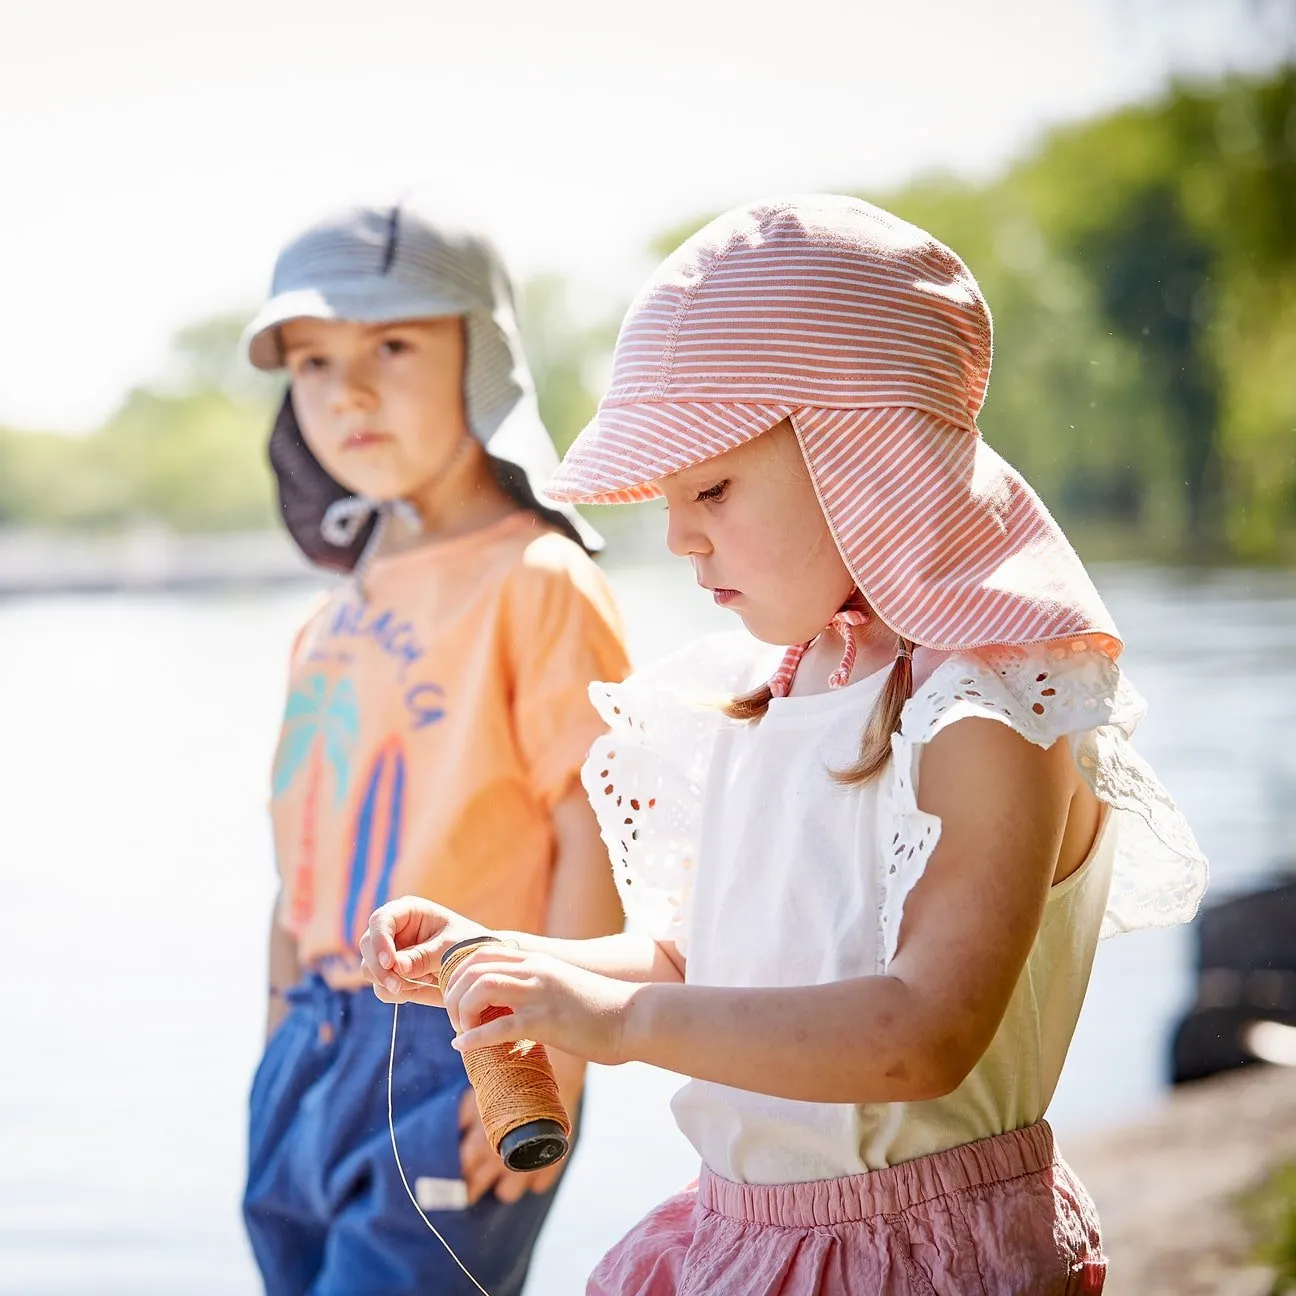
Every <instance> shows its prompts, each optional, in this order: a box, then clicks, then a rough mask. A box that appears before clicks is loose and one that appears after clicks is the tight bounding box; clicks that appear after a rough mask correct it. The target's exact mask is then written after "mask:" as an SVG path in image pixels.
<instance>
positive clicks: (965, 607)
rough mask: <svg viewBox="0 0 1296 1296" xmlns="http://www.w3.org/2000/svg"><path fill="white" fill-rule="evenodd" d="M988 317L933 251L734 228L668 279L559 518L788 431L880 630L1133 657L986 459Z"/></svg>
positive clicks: (715, 234)
mask: <svg viewBox="0 0 1296 1296" xmlns="http://www.w3.org/2000/svg"><path fill="white" fill-rule="evenodd" d="M990 356H991V324H990V313H989V310H988V309H987V307H986V304H985V301H984V299H983V298H982V296H981V292H980V289H979V288H978V287H977V284H976V281H975V280H974V279H973V277H972V274H971V272H970V271H969V270H968V269H967V267H966V266H965V265H964V264H963V262H962V261H961V260H959V258H958V257H957V256H956V255H955V254H954V253H953V252H951V251H950V250H949V249H948V248H946V247H944V246H943V245H942V244H941V243H939V242H937V241H936V240H935V239H934V238H932V237H931V235H929V234H927V233H925V232H924V231H922V230H920V229H918V228H917V227H916V226H914V225H910V224H908V223H907V222H905V221H902V220H899V219H898V218H896V217H894V216H892V215H890V214H889V213H887V212H884V211H882V210H880V209H879V208H877V207H873V206H871V205H870V204H868V203H865V202H861V201H859V200H857V199H853V198H845V197H838V196H835V195H816V196H812V197H804V198H795V199H790V200H787V201H782V202H773V203H759V204H753V205H751V206H748V207H743V208H739V209H737V210H735V211H732V212H729V213H727V214H726V215H724V216H721V217H719V218H718V219H717V220H715V221H713V222H712V223H711V224H710V225H708V226H706V228H704V229H703V230H701V231H700V232H699V233H697V234H695V235H694V236H693V237H692V238H691V239H689V240H688V241H687V242H686V243H684V244H683V245H682V246H681V247H679V248H678V249H677V250H676V251H675V252H674V253H673V254H672V255H671V256H670V257H668V258H667V259H666V261H665V262H663V264H662V265H661V266H660V267H659V268H658V270H657V272H656V273H655V274H654V275H653V277H652V279H651V280H650V281H649V282H648V284H647V286H646V287H645V288H644V290H643V291H642V292H641V293H640V295H639V296H638V298H637V299H636V300H635V302H634V304H633V305H632V306H631V308H630V311H629V313H628V314H627V316H626V318H625V321H624V323H623V324H622V326H621V333H620V336H619V337H618V339H617V346H616V354H615V357H614V361H613V371H612V380H611V385H610V386H609V388H608V390H607V393H606V394H605V395H604V397H603V400H602V401H601V402H600V404H599V409H598V412H597V414H596V415H595V417H594V419H593V421H592V422H591V423H590V424H589V426H588V427H587V428H586V429H585V430H584V432H582V433H581V435H580V437H579V438H578V439H577V440H576V442H575V444H574V445H573V446H572V448H571V449H570V450H569V451H568V453H567V456H566V458H565V459H564V460H563V463H562V465H561V466H560V467H559V469H558V472H557V474H556V475H555V477H554V478H553V480H552V481H551V482H550V486H549V492H550V495H551V496H552V497H553V498H555V499H562V500H568V501H572V502H584V503H607V504H612V503H621V502H626V501H631V500H639V499H647V498H650V497H653V496H656V495H658V494H659V493H660V492H659V490H658V488H657V486H656V485H655V483H656V482H657V481H658V480H659V479H661V478H663V477H666V476H669V475H670V474H672V473H675V472H679V471H680V470H681V469H684V468H687V467H691V466H692V465H694V464H697V463H700V462H702V461H704V460H706V459H709V458H712V457H714V456H715V455H718V454H721V453H723V452H724V451H726V450H731V449H734V448H735V447H737V446H739V445H742V444H743V443H744V442H746V441H749V440H750V439H751V438H752V437H754V436H757V435H759V434H760V433H762V432H765V431H767V430H768V429H769V428H771V427H772V426H774V424H776V423H778V422H780V421H781V420H783V419H785V418H786V419H790V420H791V422H792V425H793V427H794V428H795V430H796V433H797V436H798V438H799V440H800V443H801V448H802V451H803V453H804V455H805V459H806V462H807V464H808V465H809V469H810V472H811V475H812V477H813V478H814V481H815V485H816V488H817V490H818V493H819V497H820V499H821V500H822V502H823V506H824V511H825V514H826V515H827V518H828V522H829V526H830V527H831V529H832V532H833V535H834V537H835V539H836V541H837V545H838V548H839V549H840V551H841V554H842V557H843V559H844V561H845V562H846V565H847V567H848V569H849V570H850V572H851V574H852V575H853V576H854V578H855V581H856V583H857V584H858V586H859V588H860V590H861V592H862V593H863V595H864V597H865V598H866V600H867V601H868V603H869V605H870V606H871V607H872V608H873V609H874V611H875V612H876V613H877V614H878V615H879V616H880V617H881V618H882V619H883V620H884V621H885V622H886V623H887V624H888V625H890V626H891V627H892V628H893V629H894V630H895V631H896V632H897V633H898V634H900V635H902V636H903V637H904V638H906V639H912V640H914V641H915V642H917V643H920V644H926V645H928V646H929V647H933V648H940V649H947V650H952V649H957V648H972V647H978V646H982V645H986V644H991V643H1033V642H1041V641H1045V640H1063V639H1072V638H1076V637H1078V636H1086V637H1092V638H1093V639H1096V641H1097V642H1098V644H1099V645H1100V646H1101V647H1102V648H1103V649H1104V650H1105V651H1107V652H1108V653H1110V655H1112V656H1113V657H1115V656H1117V655H1118V654H1119V653H1120V650H1121V642H1120V638H1119V636H1118V634H1117V631H1116V628H1115V626H1114V624H1113V623H1112V619H1111V617H1110V615H1109V614H1108V612H1107V610H1106V608H1105V607H1104V606H1103V603H1102V600H1101V599H1100V598H1099V596H1098V592H1097V591H1096V590H1095V589H1094V586H1093V583H1092V582H1091V581H1090V579H1089V576H1088V574H1087V573H1086V572H1085V570H1084V567H1083V566H1082V565H1081V563H1080V560H1079V558H1078V557H1077V556H1076V554H1075V552H1074V550H1073V549H1072V548H1071V546H1070V544H1069V543H1068V542H1067V540H1066V537H1065V536H1064V535H1063V534H1062V532H1061V530H1060V529H1059V528H1058V526H1057V524H1056V523H1055V522H1054V521H1053V519H1052V517H1051V516H1050V515H1049V513H1048V510H1047V509H1046V508H1045V507H1044V505H1043V504H1042V503H1041V502H1040V500H1039V498H1038V497H1037V496H1036V495H1035V493H1034V492H1033V491H1032V490H1031V488H1030V487H1029V486H1028V485H1027V484H1026V482H1025V481H1024V480H1023V479H1022V478H1021V476H1020V475H1019V474H1018V473H1017V472H1016V471H1015V470H1014V469H1013V468H1011V467H1010V466H1009V465H1008V464H1006V463H1005V462H1004V461H1003V460H1002V459H1001V458H1000V457H999V456H998V455H997V454H995V452H994V451H993V450H992V449H990V447H989V446H987V445H986V444H985V442H984V441H983V440H982V439H981V436H980V433H979V431H978V429H977V422H976V420H977V415H978V413H979V412H980V409H981V405H982V402H983V401H984V399H985V394H986V386H987V384H988V382H989V378H990Z"/></svg>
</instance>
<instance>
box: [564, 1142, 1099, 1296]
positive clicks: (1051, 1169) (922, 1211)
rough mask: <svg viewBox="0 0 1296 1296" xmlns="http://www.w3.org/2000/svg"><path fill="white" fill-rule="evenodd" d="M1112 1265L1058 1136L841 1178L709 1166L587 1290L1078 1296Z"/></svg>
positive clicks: (611, 1295)
mask: <svg viewBox="0 0 1296 1296" xmlns="http://www.w3.org/2000/svg"><path fill="white" fill-rule="evenodd" d="M1106 1272H1107V1262H1106V1260H1105V1259H1104V1257H1103V1253H1102V1240H1101V1238H1100V1236H1099V1232H1098V1215H1097V1212H1096V1211H1095V1209H1094V1204H1093V1202H1092V1201H1091V1200H1090V1199H1089V1194H1088V1193H1086V1192H1085V1190H1084V1188H1083V1187H1081V1185H1080V1183H1079V1181H1078V1180H1077V1179H1076V1177H1075V1176H1074V1175H1073V1174H1072V1173H1071V1170H1070V1169H1069V1168H1068V1166H1067V1165H1066V1163H1065V1162H1064V1161H1063V1160H1062V1159H1061V1158H1060V1157H1059V1156H1058V1155H1057V1151H1056V1149H1055V1148H1054V1145H1053V1131H1052V1130H1051V1129H1050V1128H1049V1126H1048V1124H1047V1123H1046V1122H1044V1121H1040V1122H1038V1123H1037V1124H1035V1125H1031V1126H1029V1127H1028V1128H1026V1129H1022V1130H1015V1131H1014V1132H1012V1133H1011V1134H1001V1135H999V1136H998V1137H996V1138H987V1139H981V1140H980V1141H978V1142H976V1143H968V1144H965V1145H964V1146H962V1147H956V1148H951V1149H950V1150H949V1151H948V1152H938V1153H936V1154H935V1155H933V1156H926V1157H919V1158H918V1159H917V1160H915V1161H907V1162H904V1163H903V1164H901V1165H897V1166H892V1167H891V1168H890V1169H887V1170H876V1171H874V1172H873V1173H871V1174H863V1175H854V1176H852V1177H850V1178H847V1179H827V1180H820V1181H818V1182H814V1183H797V1184H775V1185H765V1184H736V1183H730V1182H729V1180H727V1179H722V1178H720V1177H719V1176H718V1175H715V1174H712V1173H711V1172H710V1171H709V1170H707V1169H706V1168H705V1167H703V1170H702V1177H701V1179H700V1180H699V1181H698V1183H697V1184H695V1185H694V1186H693V1187H692V1188H690V1189H688V1190H687V1191H686V1192H683V1193H681V1194H680V1195H679V1196H677V1197H672V1198H671V1199H670V1200H669V1201H667V1202H663V1203H662V1205H660V1206H658V1207H657V1209H656V1210H654V1211H653V1212H652V1213H651V1214H650V1215H648V1216H647V1217H646V1218H645V1219H644V1220H642V1221H641V1222H640V1223H639V1224H638V1225H636V1226H635V1228H634V1229H633V1230H632V1231H631V1232H630V1233H629V1234H627V1236H626V1237H624V1238H623V1239H622V1240H621V1241H620V1242H619V1243H617V1245H616V1246H615V1247H614V1248H613V1249H612V1250H611V1251H609V1252H608V1254H607V1255H606V1256H604V1257H603V1260H602V1261H601V1262H600V1263H599V1266H598V1268H597V1269H595V1271H594V1274H593V1276H592V1277H591V1278H590V1280H589V1285H588V1287H587V1288H586V1296H704V1294H705V1296H739V1294H740V1293H741V1296H1073V1294H1074V1296H1080V1294H1081V1293H1097V1292H1101V1291H1102V1288H1103V1280H1104V1277H1105V1275H1106Z"/></svg>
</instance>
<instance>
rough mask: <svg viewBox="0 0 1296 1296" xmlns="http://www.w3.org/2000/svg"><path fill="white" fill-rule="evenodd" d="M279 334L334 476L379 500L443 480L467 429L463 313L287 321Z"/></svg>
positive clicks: (304, 418) (306, 432)
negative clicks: (385, 320)
mask: <svg viewBox="0 0 1296 1296" xmlns="http://www.w3.org/2000/svg"><path fill="white" fill-rule="evenodd" d="M280 338H281V342H282V346H283V352H284V359H285V364H286V366H287V368H288V372H289V375H290V377H291V379H292V400H293V408H294V410H295V411H296V413H297V422H298V424H299V425H300V426H301V430H302V436H303V437H304V438H305V440H306V444H307V445H308V446H309V447H310V449H311V452H312V453H313V454H314V455H315V457H316V458H317V459H318V460H319V461H320V463H321V464H322V465H323V466H324V468H325V469H326V470H327V472H328V473H329V474H330V476H332V477H333V478H334V479H336V480H337V481H339V482H340V483H341V484H342V485H343V486H345V487H346V488H347V489H348V490H350V491H353V492H355V493H356V494H359V495H367V496H369V497H371V498H373V499H380V500H390V499H407V498H411V497H417V496H418V495H419V493H420V490H421V488H423V487H425V486H427V485H428V484H429V483H431V482H434V481H436V480H437V479H438V477H439V476H440V475H441V473H442V472H443V470H444V469H445V467H446V465H447V464H448V463H449V462H450V461H451V459H452V458H453V457H454V455H455V454H456V452H457V451H458V449H459V446H460V443H461V441H462V440H463V438H464V437H465V436H467V435H468V426H467V420H466V418H465V415H464V405H463V372H464V355H465V345H464V331H463V321H462V320H461V319H460V318H459V317H458V316H452V317H449V318H445V319H427V320H411V321H407V322H404V323H394V324H361V323H357V322H355V321H351V320H313V319H299V320H289V321H288V322H287V323H286V324H284V325H282V327H281V329H280Z"/></svg>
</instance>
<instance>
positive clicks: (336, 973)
mask: <svg viewBox="0 0 1296 1296" xmlns="http://www.w3.org/2000/svg"><path fill="white" fill-rule="evenodd" d="M364 584H365V593H361V592H360V591H359V590H357V589H356V588H355V587H354V586H353V585H350V584H348V585H346V586H343V587H341V588H339V589H338V590H337V591H336V592H335V593H333V594H332V595H331V596H330V597H329V598H328V599H327V600H326V601H325V603H324V605H323V606H322V607H321V608H320V610H319V611H318V612H317V613H316V614H315V615H314V616H312V617H311V618H310V620H309V621H308V622H307V623H306V625H305V626H304V627H303V629H302V631H301V633H300V634H299V636H298V638H297V642H296V646H295V648H294V651H293V658H292V666H291V672H290V679H289V692H288V703H287V707H286V710H285V715H284V724H283V730H282V732H281V735H280V739H279V747H278V751H277V753H276V756H275V764H274V774H273V795H272V801H271V817H272V819H273V825H274V840H275V855H276V860H277V863H278V868H279V874H280V878H281V880H282V890H281V898H280V910H279V921H280V922H281V923H282V924H283V926H284V927H285V928H287V929H288V931H290V932H291V933H292V934H293V935H294V936H295V937H296V939H297V942H298V954H299V957H300V959H301V961H302V964H303V966H308V967H313V968H316V969H318V970H320V971H321V972H323V974H324V975H325V976H326V977H327V978H328V979H329V980H330V981H331V982H332V983H333V984H335V985H343V984H346V985H349V984H353V983H355V982H357V981H358V980H359V978H358V976H357V973H356V969H357V968H358V965H359V957H358V954H357V952H356V946H357V942H358V941H359V939H360V936H361V934H362V933H363V931H364V929H365V925H366V924H367V923H368V920H369V914H370V912H371V911H372V910H373V909H374V908H376V907H377V906H378V905H380V904H382V903H384V902H385V901H386V900H389V899H391V898H392V897H395V896H400V895H411V894H415V895H421V896H425V897H427V898H428V899H431V900H435V901H436V902H437V903H439V904H444V905H447V906H449V907H450V908H451V909H454V910H456V911H458V912H460V913H463V914H465V915H467V916H468V917H471V918H473V919H475V920H476V921H477V922H480V923H482V924H484V925H485V926H487V927H492V928H500V929H518V930H542V929H543V925H544V920H545V908H546V903H547V899H548V893H549V881H550V875H551V869H552V864H553V854H554V833H553V825H552V822H551V818H550V811H551V810H552V808H553V806H554V805H555V804H556V803H557V802H558V801H559V800H561V799H562V797H563V796H564V795H565V794H566V793H567V792H568V791H569V790H570V789H571V788H572V786H573V785H574V784H575V780H576V778H577V775H578V772H579V770H580V766H581V763H582V761H583V760H584V758H585V755H586V753H587V751H588V750H589V747H590V744H591V743H592V742H593V740H594V739H595V737H597V736H598V734H600V733H601V732H602V731H603V728H604V726H603V723H602V721H601V720H600V719H599V718H598V716H597V714H596V713H595V711H594V708H593V706H592V705H591V703H590V701H589V696H588V688H589V685H590V682H591V681H593V680H621V679H623V678H624V677H625V675H626V674H627V673H628V671H629V663H628V661H627V658H626V651H625V646H624V638H623V633H622V628H621V621H620V617H619V615H618V613H617V610H616V606H615V604H614V602H613V600H612V596H611V593H610V591H609V589H608V586H607V583H606V581H605V580H604V578H603V575H602V573H601V572H600V571H599V569H598V568H597V567H596V566H595V565H594V563H593V562H592V561H591V560H590V559H589V558H588V557H587V556H586V555H585V553H584V551H583V550H581V549H580V548H579V546H577V545H575V544H574V543H572V542H571V541H570V540H568V539H566V538H565V537H563V536H561V535H559V534H557V533H556V532H553V531H550V530H547V529H546V528H545V527H544V524H543V523H542V522H540V521H539V520H538V519H537V518H536V517H535V515H534V514H531V513H517V514H512V515H510V516H509V517H508V518H506V519H504V520H503V521H501V522H499V523H496V524H495V525H493V526H490V527H487V528H485V529H483V530H481V531H478V532H474V533H472V534H470V535H465V536H459V537H456V538H454V539H451V540H446V541H442V542H431V543H428V544H426V545H423V546H421V547H419V548H417V549H413V550H410V551H408V552H405V553H401V554H396V555H393V556H391V557H386V558H379V559H377V560H376V561H375V562H374V563H373V564H372V565H371V566H370V568H369V570H368V572H367V574H366V576H365V582H364ZM366 594H367V597H366Z"/></svg>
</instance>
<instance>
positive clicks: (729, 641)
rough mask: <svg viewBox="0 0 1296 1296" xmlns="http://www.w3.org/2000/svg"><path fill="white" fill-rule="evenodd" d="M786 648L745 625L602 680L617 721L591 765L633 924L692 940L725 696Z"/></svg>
mask: <svg viewBox="0 0 1296 1296" xmlns="http://www.w3.org/2000/svg"><path fill="white" fill-rule="evenodd" d="M779 655H780V650H779V649H777V648H771V647H770V646H769V645H768V644H762V643H759V642H758V641H757V640H755V639H753V638H751V636H750V635H747V634H746V633H744V632H742V631H734V632H731V633H727V634H718V635H710V636H708V637H707V638H704V639H700V640H698V641H697V642H696V643H692V644H690V645H689V646H688V647H687V648H683V649H681V650H679V651H678V652H675V653H671V654H670V655H669V656H667V657H664V658H662V659H661V660H660V661H657V662H655V663H653V664H652V665H651V666H648V667H646V668H645V669H643V670H640V671H637V672H635V673H634V674H633V675H631V676H630V677H629V678H628V679H626V680H625V681H624V682H622V683H620V684H592V685H591V686H590V698H591V700H592V701H593V703H594V706H595V708H596V709H597V710H598V713H599V715H600V716H601V717H602V718H603V721H604V723H605V724H606V725H607V732H606V733H605V734H603V735H602V736H601V737H600V738H599V739H597V741H596V742H595V743H594V745H593V747H592V748H591V749H590V753H589V757H588V759H587V760H586V762H585V766H584V768H583V770H582V771H581V778H582V781H583V783H584V786H585V790H586V792H587V793H588V795H589V799H590V804H591V805H592V806H593V808H594V812H595V815H596V816H597V818H598V822H599V829H600V831H601V833H602V835H603V841H604V844H605V845H606V846H607V848H608V854H609V856H610V858H611V861H612V868H613V873H614V876H615V878H616V882H617V888H618V890H619V891H620V893H621V900H622V904H623V905H624V907H625V911H626V916H627V919H628V921H629V922H630V925H631V926H632V927H634V928H636V929H639V930H644V931H647V932H649V933H651V934H652V935H653V936H654V937H656V938H657V939H666V940H672V941H674V942H675V943H676V944H677V946H678V947H679V948H680V949H681V951H683V950H685V948H686V939H687V913H688V907H689V896H690V895H691V892H692V870H693V862H694V856H695V852H696V849H697V841H698V837H699V832H700V827H701V814H702V793H703V789H704V788H705V786H706V780H707V777H708V774H709V772H710V768H711V762H712V757H713V755H714V753H715V750H716V740H717V738H718V737H719V735H720V734H721V733H722V732H723V731H724V730H725V729H726V728H728V727H732V726H733V725H735V724H738V723H740V722H739V721H734V720H730V719H729V718H728V717H727V716H726V715H725V713H724V711H723V710H722V707H723V704H724V703H725V702H727V701H728V700H729V699H730V698H732V697H733V696H734V694H736V693H743V692H746V691H748V690H749V689H752V688H755V687H756V686H757V685H758V684H760V683H762V682H763V681H764V680H766V679H768V678H769V677H770V675H771V674H772V673H773V671H774V668H775V667H776V666H777V664H778V659H779Z"/></svg>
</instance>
